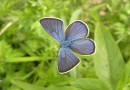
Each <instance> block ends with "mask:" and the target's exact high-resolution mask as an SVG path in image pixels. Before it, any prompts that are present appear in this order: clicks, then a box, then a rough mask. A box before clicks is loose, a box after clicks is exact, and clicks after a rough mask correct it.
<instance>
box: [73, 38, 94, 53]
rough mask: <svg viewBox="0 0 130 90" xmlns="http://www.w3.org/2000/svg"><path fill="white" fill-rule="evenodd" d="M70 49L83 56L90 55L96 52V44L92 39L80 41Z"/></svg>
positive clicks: (74, 43)
mask: <svg viewBox="0 0 130 90" xmlns="http://www.w3.org/2000/svg"><path fill="white" fill-rule="evenodd" d="M70 48H71V49H72V50H73V51H74V52H76V53H78V54H81V55H90V54H93V53H94V51H95V43H94V42H93V41H92V40H91V39H79V40H76V41H75V42H73V43H72V44H71V46H70Z"/></svg>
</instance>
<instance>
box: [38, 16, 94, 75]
mask: <svg viewBox="0 0 130 90" xmlns="http://www.w3.org/2000/svg"><path fill="white" fill-rule="evenodd" d="M40 23H41V25H42V27H43V28H44V30H45V31H46V32H47V33H48V34H50V36H52V37H53V38H54V39H55V40H56V41H58V42H59V44H60V46H61V49H60V51H59V54H58V71H59V72H60V73H66V72H68V71H70V70H71V69H72V68H74V67H75V66H77V65H78V63H79V62H80V61H79V58H78V57H77V56H76V55H75V53H77V54H81V55H90V54H93V53H94V51H95V43H94V42H93V40H91V39H88V38H86V36H87V35H88V33H89V32H88V27H87V26H86V25H85V24H84V23H83V22H82V21H75V22H73V23H72V24H70V25H69V26H68V27H67V29H66V31H65V33H64V25H63V22H62V21H61V20H60V19H56V18H43V19H41V20H40ZM74 52H75V53H74Z"/></svg>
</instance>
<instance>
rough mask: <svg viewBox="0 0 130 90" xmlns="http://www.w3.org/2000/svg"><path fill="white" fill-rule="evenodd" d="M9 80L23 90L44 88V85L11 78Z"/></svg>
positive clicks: (40, 89)
mask: <svg viewBox="0 0 130 90" xmlns="http://www.w3.org/2000/svg"><path fill="white" fill-rule="evenodd" d="M11 82H12V84H14V85H16V86H17V87H19V88H21V89H23V90H44V87H41V86H36V85H32V84H29V83H26V82H22V81H17V80H12V81H11Z"/></svg>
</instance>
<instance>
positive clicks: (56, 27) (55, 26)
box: [40, 18, 65, 42]
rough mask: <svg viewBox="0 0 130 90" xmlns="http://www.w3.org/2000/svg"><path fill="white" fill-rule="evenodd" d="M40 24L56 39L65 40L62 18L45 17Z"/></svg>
mask: <svg viewBox="0 0 130 90" xmlns="http://www.w3.org/2000/svg"><path fill="white" fill-rule="evenodd" d="M40 24H41V25H42V27H43V28H44V29H45V30H46V32H48V33H49V34H50V35H51V36H52V37H53V38H54V39H55V40H57V41H58V42H61V41H62V40H64V38H65V35H64V27H63V22H62V21H61V20H60V19H56V18H43V19H41V20H40Z"/></svg>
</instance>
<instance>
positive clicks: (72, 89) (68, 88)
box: [45, 86, 81, 90]
mask: <svg viewBox="0 0 130 90" xmlns="http://www.w3.org/2000/svg"><path fill="white" fill-rule="evenodd" d="M45 90H81V89H79V88H76V87H73V86H62V87H56V86H49V87H48V88H46V89H45Z"/></svg>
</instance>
